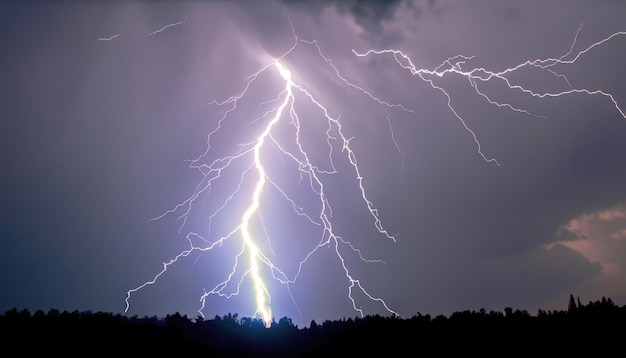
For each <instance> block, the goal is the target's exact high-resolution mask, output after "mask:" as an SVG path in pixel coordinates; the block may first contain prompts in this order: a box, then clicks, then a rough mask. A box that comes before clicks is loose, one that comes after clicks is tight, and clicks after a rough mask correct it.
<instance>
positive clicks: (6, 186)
mask: <svg viewBox="0 0 626 358" xmlns="http://www.w3.org/2000/svg"><path fill="white" fill-rule="evenodd" d="M624 14H626V2H622V1H610V0H605V1H596V0H594V1H592V0H588V1H585V0H575V1H571V0H550V1H524V2H522V1H501V0H476V1H463V2H459V1H453V0H436V1H435V0H430V1H420V0H415V1H373V0H372V1H365V0H361V1H357V0H353V1H336V2H333V1H249V2H248V1H234V2H226V1H188V2H173V1H172V2H167V1H154V2H143V1H128V2H123V1H113V2H104V1H102V2H96V1H81V2H79V1H61V2H34V1H4V2H2V3H0V79H1V82H0V118H1V119H0V163H1V165H2V169H1V171H0V173H1V174H0V183H1V184H2V185H0V203H1V204H2V205H1V206H0V210H1V213H0V255H1V260H0V288H1V292H2V294H1V295H0V311H2V312H4V311H6V310H9V309H11V308H14V307H16V308H18V309H23V308H26V309H29V310H31V311H35V310H38V309H42V310H44V311H47V310H49V309H52V308H54V309H59V310H68V311H74V310H79V311H83V310H91V311H108V312H115V313H124V312H125V310H126V301H125V299H126V298H127V292H128V291H129V290H132V289H135V288H138V287H140V286H141V285H142V284H144V283H145V282H149V281H152V280H153V279H154V278H155V276H156V275H157V274H159V273H160V272H161V270H162V269H163V268H164V262H169V261H170V260H172V259H174V258H175V257H176V256H177V255H179V254H181V253H183V254H184V255H185V256H184V257H180V258H179V259H178V260H177V261H176V262H174V263H173V264H172V265H170V266H168V269H167V271H166V272H164V273H163V274H162V275H160V276H159V277H158V280H156V282H155V283H154V284H152V285H147V286H145V287H143V288H141V289H140V290H137V291H133V292H132V294H131V295H130V299H129V300H128V302H129V306H128V310H127V312H126V313H127V314H129V315H139V316H144V315H150V316H151V315H157V316H164V315H166V314H168V313H174V312H180V313H181V314H187V315H189V316H190V317H197V316H198V315H199V312H198V310H200V309H201V308H202V304H203V303H202V302H201V298H202V296H203V294H204V293H205V292H206V293H210V291H211V290H214V291H217V290H221V291H220V293H221V295H218V294H213V295H208V296H206V300H205V301H204V307H203V308H202V309H201V312H202V314H204V315H205V316H206V317H208V318H212V317H214V316H215V315H220V316H222V315H224V314H227V313H229V312H230V313H237V314H239V315H240V316H254V315H255V311H256V310H257V307H256V304H255V298H254V284H253V281H252V278H251V276H252V274H251V273H249V274H247V275H246V272H248V270H249V256H248V255H249V254H250V252H251V251H250V247H249V246H244V244H243V242H244V240H243V236H242V235H241V230H239V228H240V226H241V221H242V216H243V215H244V212H245V211H246V209H248V208H249V207H250V205H251V204H250V203H251V202H252V196H253V191H254V187H255V183H257V182H258V180H259V178H260V175H259V171H258V166H255V165H254V164H255V160H254V147H255V145H257V144H258V145H259V160H260V162H262V165H263V169H264V170H265V173H266V176H265V178H266V181H265V184H264V186H263V187H262V192H261V193H260V195H259V197H258V198H259V207H258V209H257V210H253V211H252V212H251V218H250V226H249V228H250V233H251V236H252V238H253V240H254V242H255V243H256V245H258V250H259V253H260V254H259V255H258V256H257V263H259V265H260V271H259V273H260V275H261V277H262V279H263V280H264V282H265V285H266V289H267V292H268V293H269V295H271V302H270V306H271V310H272V312H273V316H274V317H275V318H276V320H278V319H279V318H281V317H284V316H288V317H291V318H292V319H293V321H294V323H296V324H298V325H301V326H302V325H308V324H309V322H310V321H311V320H313V319H314V320H316V321H318V322H319V321H323V320H326V319H331V320H333V319H341V318H344V317H356V316H358V315H359V312H358V311H357V310H355V308H358V309H362V312H363V314H390V313H391V312H395V313H397V314H399V315H400V316H405V317H409V316H413V315H415V314H417V313H418V312H419V313H422V314H426V313H428V314H431V315H437V314H445V315H448V314H451V313H452V312H454V311H460V310H478V309H480V308H485V309H487V310H503V309H504V308H505V307H513V308H515V309H526V310H528V311H529V312H530V313H532V314H535V313H536V312H537V309H539V308H541V309H565V308H566V307H567V300H568V297H569V295H570V294H573V295H574V296H578V297H579V298H580V300H581V301H582V302H588V301H595V300H597V299H600V298H601V297H602V296H605V297H610V298H612V299H613V301H614V302H615V303H616V304H618V305H624V304H626V285H624V282H626V277H625V275H626V185H625V183H626V160H625V159H626V118H624V116H623V114H622V112H623V111H624V110H625V109H626V83H625V81H624V80H623V74H624V72H623V69H624V67H623V66H624V65H623V64H624V61H626V21H624ZM620 31H621V32H620ZM613 34H615V36H613V37H612V38H610V39H608V38H609V37H610V36H612V35H613ZM575 39H576V41H575ZM605 39H608V40H607V41H605V42H603V43H601V44H598V45H597V46H592V45H593V44H594V43H597V42H600V41H603V40H605ZM390 49H394V50H398V51H402V53H403V54H405V55H406V56H408V57H407V58H404V57H402V56H401V55H400V53H399V52H397V53H396V56H395V57H394V55H393V53H390V52H386V53H380V52H379V53H369V54H368V55H367V56H358V54H365V53H367V51H368V50H375V51H380V50H390ZM457 55H463V56H466V57H458V56H457ZM455 56H456V57H455ZM409 58H410V62H409ZM276 59H279V63H280V65H281V66H283V68H285V69H287V70H288V71H289V72H290V74H291V77H290V79H291V81H293V86H291V87H290V88H289V89H290V90H293V97H292V98H290V97H287V92H286V88H287V87H288V86H287V84H288V83H287V81H286V79H285V78H284V77H283V76H281V73H280V71H279V70H278V67H277V66H276V65H275V63H276V62H275V60H276ZM541 59H544V60H547V61H534V60H541ZM550 59H552V60H550ZM527 61H534V62H528V63H526V62H527ZM524 63H526V65H523V64H524ZM519 65H523V66H520V67H517V66H519ZM411 66H415V68H414V69H415V70H417V72H411V68H410V67H411ZM473 69H475V71H473V72H472V70H473ZM507 69H511V70H510V71H506V70H507ZM435 72H437V73H435ZM490 74H491V75H492V76H491V77H489V75H490ZM494 74H499V75H494ZM251 76H252V77H251ZM244 91H245V93H244ZM239 96H240V97H239ZM285 101H288V102H285ZM283 102H285V103H286V104H287V105H286V107H285V109H284V112H283V113H282V115H281V116H280V117H279V118H277V119H278V121H277V123H276V124H275V126H273V127H271V130H270V131H269V132H268V133H267V136H265V137H264V139H265V140H264V141H263V142H262V143H261V142H259V138H260V136H261V133H262V132H263V131H264V129H267V128H268V124H269V123H270V121H271V120H272V119H274V117H275V116H276V113H278V112H277V110H278V107H279V106H280V105H281V103H283ZM324 111H326V112H324ZM227 163H228V165H226V164H227ZM305 164H308V166H307V165H305ZM218 169H219V177H218V176H217V174H218ZM360 177H362V180H359V178H360ZM361 188H363V191H362V190H361ZM364 193H365V194H364ZM364 195H365V197H364ZM368 201H369V203H371V206H368ZM377 219H379V220H380V222H379V223H380V226H377V225H378V223H377ZM325 222H326V225H327V230H324V223H325ZM329 229H331V230H329ZM379 229H380V230H379ZM384 230H386V231H384ZM381 231H382V232H381ZM394 239H395V241H394ZM220 240H221V241H220ZM211 245H214V246H212V247H213V248H212V249H210V250H208V248H209V247H211ZM190 248H194V249H193V250H191V252H186V251H185V250H189V249H190ZM187 253H188V255H187ZM240 254H241V255H240ZM238 255H240V256H238ZM270 262H271V264H270ZM234 265H237V266H236V269H234ZM270 267H273V270H272V271H271V272H270V269H269V268H270ZM272 273H273V274H274V276H276V277H277V278H278V279H280V280H283V281H285V280H289V281H292V282H291V283H289V284H286V283H281V282H280V281H279V280H276V279H272ZM229 275H232V277H231V280H230V282H229V283H228V284H225V283H226V280H228V278H229ZM350 278H352V279H353V280H355V281H352V291H350V287H351V283H350ZM356 280H358V281H356ZM222 283H224V284H225V285H222ZM359 285H360V286H359ZM359 287H362V289H360V288H359ZM368 295H369V296H371V297H368ZM226 296H230V298H227V297H226ZM350 296H351V297H350ZM351 298H352V300H354V305H353V302H352V300H351Z"/></svg>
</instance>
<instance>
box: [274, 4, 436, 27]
mask: <svg viewBox="0 0 626 358" xmlns="http://www.w3.org/2000/svg"><path fill="white" fill-rule="evenodd" d="M282 1H283V2H284V3H285V4H287V5H288V6H291V7H296V8H299V9H304V10H312V11H316V12H319V11H321V10H323V9H325V8H328V7H333V8H335V9H336V10H337V11H338V12H339V13H341V14H348V15H350V16H352V17H353V18H354V20H355V22H356V23H357V24H358V25H360V26H361V27H362V28H363V29H365V30H366V31H368V32H370V33H373V34H379V33H380V31H381V28H382V26H383V23H384V22H387V21H391V20H393V19H394V17H395V15H396V12H397V11H398V10H399V9H402V11H407V12H410V13H412V14H413V15H414V16H415V17H417V16H419V15H420V14H421V13H422V11H432V10H434V8H435V0H427V1H426V2H425V3H424V4H422V2H421V1H410V0H347V1H341V0H337V1H327V0H308V1H298V0H282Z"/></svg>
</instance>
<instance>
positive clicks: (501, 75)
mask: <svg viewBox="0 0 626 358" xmlns="http://www.w3.org/2000/svg"><path fill="white" fill-rule="evenodd" d="M583 24H584V21H583V22H581V24H580V25H579V27H578V29H577V31H576V35H575V36H574V40H573V41H572V44H571V46H570V49H569V51H568V52H567V53H565V54H563V55H562V56H560V57H558V58H556V57H549V58H540V59H535V60H527V61H524V62H522V63H520V64H518V65H516V66H513V67H510V68H506V69H504V70H502V71H492V70H488V69H486V68H484V67H474V68H470V69H464V67H465V65H466V63H467V62H468V61H470V60H473V59H474V58H475V56H464V55H456V56H453V57H450V58H447V59H446V60H445V61H443V62H442V63H441V64H440V65H439V66H437V67H435V68H434V69H428V68H418V67H417V66H416V65H415V64H414V62H413V60H412V59H411V57H410V56H409V55H408V54H406V53H405V52H403V51H401V50H397V49H383V50H372V49H370V50H367V51H365V52H358V51H356V50H354V49H352V53H353V54H354V55H356V56H357V57H368V56H374V55H390V56H392V57H393V59H394V61H395V62H396V63H397V64H398V65H399V66H400V67H402V68H404V69H406V70H407V71H409V72H410V73H411V75H413V76H417V77H418V78H420V79H421V80H422V81H424V82H427V83H428V84H429V85H430V86H431V87H432V88H433V89H436V90H438V91H440V92H441V93H443V95H444V96H445V97H446V99H447V105H448V108H449V109H450V111H451V112H452V113H453V115H454V116H455V117H456V118H457V119H458V120H459V121H460V122H461V124H462V125H463V127H464V128H465V130H466V131H467V132H469V133H470V135H471V136H472V138H473V140H474V142H475V144H476V150H477V152H478V154H480V156H481V157H482V158H483V159H484V160H485V161H487V162H493V163H495V164H497V165H498V166H500V163H499V162H498V161H497V160H496V159H495V158H491V157H487V156H486V155H485V154H484V153H483V151H482V148H481V144H480V141H479V140H478V136H477V135H476V133H475V132H474V131H473V130H472V129H471V128H470V127H469V126H468V125H467V123H466V121H465V119H464V118H463V117H462V116H461V115H460V114H459V113H458V111H457V110H456V109H455V108H454V106H453V105H452V98H451V96H450V94H449V93H448V92H447V91H446V90H445V89H444V88H443V87H442V86H439V85H438V84H436V83H435V81H436V80H437V79H440V78H443V77H445V76H460V77H462V78H465V79H467V81H469V83H470V85H471V86H472V88H473V89H474V91H475V92H476V93H477V94H478V95H479V96H481V97H483V98H484V99H485V100H486V101H487V102H488V103H489V104H491V105H495V106H498V107H506V108H508V109H510V110H513V111H516V112H522V113H526V114H528V115H533V114H531V113H530V112H528V111H527V110H525V109H523V108H518V107H515V106H514V105H513V104H510V103H501V102H498V101H495V100H493V99H491V98H490V97H489V96H488V95H487V94H485V93H484V92H483V91H481V89H480V87H481V84H483V83H486V82H490V81H502V82H503V83H504V84H505V85H506V86H507V87H508V88H509V89H510V90H513V91H521V92H522V93H524V94H527V95H530V96H533V97H537V98H546V97H560V96H565V95H569V94H574V93H582V94H587V95H601V96H604V97H607V98H608V99H609V100H610V101H611V102H612V103H613V106H614V107H615V109H616V110H617V111H618V112H619V114H620V115H621V116H622V118H626V114H624V111H623V110H622V108H620V106H619V105H618V103H617V101H616V100H615V98H614V97H613V95H612V94H610V93H608V92H605V91H602V90H590V89H587V88H575V87H572V85H571V83H570V81H569V79H568V78H567V77H566V76H565V75H563V74H559V73H557V72H556V71H554V70H553V69H552V67H554V66H557V65H569V64H573V63H574V62H576V61H577V60H578V59H579V58H580V57H581V56H583V55H584V54H586V53H587V52H589V51H591V50H592V49H593V48H595V47H597V46H600V45H602V44H604V43H606V42H608V41H610V40H611V39H613V38H615V37H618V36H623V35H626V32H624V31H618V32H615V33H613V34H611V35H609V36H607V37H605V38H603V39H602V40H600V41H597V42H594V43H592V44H591V45H589V46H587V47H586V48H583V49H582V50H579V51H578V52H574V48H575V46H576V43H577V42H578V35H579V34H580V31H581V30H582V28H583ZM526 67H533V68H537V69H540V70H546V71H548V72H549V73H551V74H552V75H554V76H557V77H560V78H562V79H563V80H564V81H565V82H566V84H567V86H568V88H567V89H565V90H563V91H559V92H538V91H535V90H532V89H530V88H527V87H524V86H522V85H519V84H514V83H513V82H512V81H511V80H510V79H509V76H510V75H511V74H513V73H515V72H517V71H519V70H520V69H522V68H526ZM540 117H543V118H545V116H540Z"/></svg>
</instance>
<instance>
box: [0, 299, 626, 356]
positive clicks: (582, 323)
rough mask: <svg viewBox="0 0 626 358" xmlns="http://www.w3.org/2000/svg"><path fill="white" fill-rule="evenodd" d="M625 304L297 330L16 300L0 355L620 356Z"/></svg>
mask: <svg viewBox="0 0 626 358" xmlns="http://www.w3.org/2000/svg"><path fill="white" fill-rule="evenodd" d="M625 327H626V305H625V306H622V307H619V306H617V305H615V304H614V303H613V301H612V300H611V299H610V298H608V299H607V298H605V297H602V299H601V300H598V301H589V303H588V304H581V303H580V300H579V299H577V300H575V299H574V296H573V295H571V296H570V299H569V302H568V305H567V309H566V310H555V311H546V310H541V309H539V310H538V312H537V314H535V315H531V314H530V313H529V312H528V311H526V310H514V309H512V308H510V307H507V308H505V309H504V311H486V310H485V309H481V310H479V311H469V310H466V311H459V312H454V313H452V314H451V315H449V316H444V315H437V316H434V317H432V316H431V315H428V314H426V315H423V314H421V313H417V314H416V315H414V316H412V317H410V318H400V317H396V316H379V315H374V316H366V317H355V318H343V319H340V320H335V321H330V320H327V321H324V322H320V323H318V322H315V321H312V322H311V323H310V325H309V326H308V327H302V328H299V327H298V326H297V325H294V324H293V322H292V320H291V319H290V318H287V317H283V318H281V319H279V320H278V322H276V321H273V322H272V325H271V327H270V328H265V326H264V323H263V322H262V321H261V320H260V319H257V318H250V317H239V316H238V315H237V314H230V313H229V314H227V315H225V316H223V317H219V316H215V317H214V318H213V319H203V318H202V317H197V318H193V319H191V318H188V317H187V316H186V315H180V314H179V313H175V314H171V315H167V316H165V317H163V318H157V317H155V316H152V317H147V316H146V317H141V318H140V317H137V316H132V317H129V316H125V315H121V314H113V313H107V312H95V313H94V312H90V311H87V312H79V311H73V312H68V311H63V312H60V311H58V310H55V309H51V310H50V311H48V312H44V311H42V310H38V311H36V312H34V313H31V312H30V311H29V310H26V309H23V310H18V309H16V308H13V309H10V310H8V311H6V312H5V313H4V314H2V315H0V332H2V334H1V337H2V338H1V339H0V343H1V344H0V347H1V348H0V357H13V356H15V357H17V356H20V357H23V356H32V355H34V354H46V355H51V354H56V353H58V354H63V355H65V356H95V355H98V356H100V355H115V356H129V355H135V354H136V355H140V356H142V357H147V356H149V355H158V356H165V355H172V356H173V357H182V356H184V355H188V354H197V355H201V356H204V357H324V356H337V355H339V354H348V355H349V356H350V357H354V356H356V355H364V356H371V355H380V356H382V357H391V356H410V357H440V356H441V357H450V356H459V355H464V356H466V355H469V354H472V355H477V356H480V357H522V356H523V357H529V356H533V357H540V356H541V357H544V356H550V357H563V356H569V357H622V358H623V357H626V329H625Z"/></svg>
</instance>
